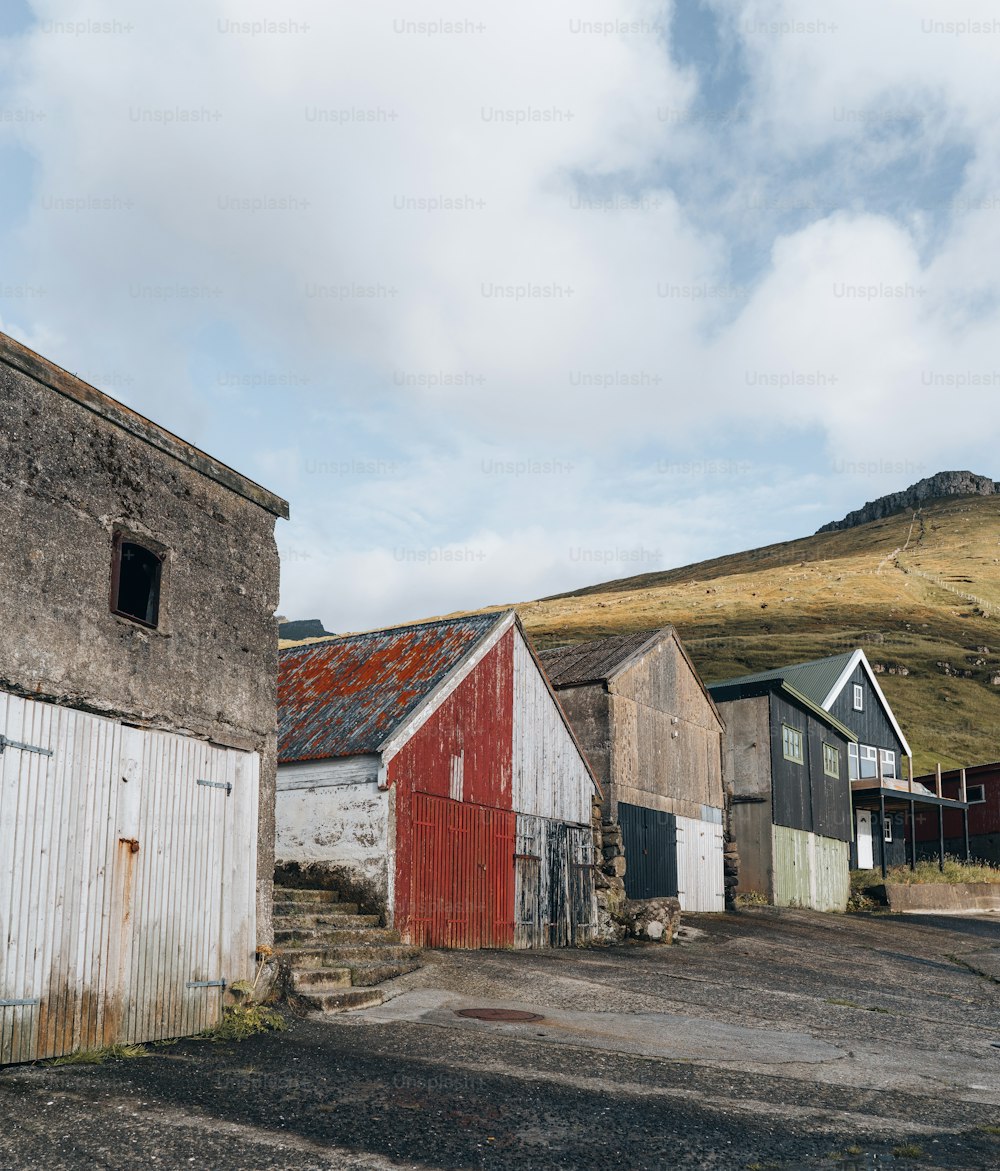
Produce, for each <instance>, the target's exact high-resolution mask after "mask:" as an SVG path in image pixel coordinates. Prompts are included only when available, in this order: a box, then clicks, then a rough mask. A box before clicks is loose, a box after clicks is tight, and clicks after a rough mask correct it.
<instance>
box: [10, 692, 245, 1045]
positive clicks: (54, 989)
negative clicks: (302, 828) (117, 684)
mask: <svg viewBox="0 0 1000 1171" xmlns="http://www.w3.org/2000/svg"><path fill="white" fill-rule="evenodd" d="M0 733H2V734H4V735H5V736H7V737H8V739H10V740H16V741H20V742H22V743H26V744H30V745H32V746H35V747H40V748H43V749H45V750H47V751H51V753H52V755H51V756H43V755H40V754H38V753H31V752H26V751H23V750H21V749H17V748H13V747H7V749H6V750H5V751H4V752H3V753H2V754H0V857H2V858H3V859H4V865H3V870H2V872H0V939H2V940H4V941H5V945H6V946H5V952H4V957H3V967H2V972H0V1001H4V1000H7V1001H10V1000H28V1001H34V1002H36V1003H32V1004H28V1005H25V1006H19V1007H0V1064H3V1063H8V1062H15V1061H27V1060H35V1059H38V1058H42V1057H52V1056H57V1055H59V1054H63V1053H68V1052H71V1051H73V1050H75V1049H79V1048H92V1047H96V1046H100V1045H106V1044H112V1043H114V1042H134V1041H145V1040H152V1039H155V1038H159V1037H169V1036H181V1035H184V1034H188V1033H192V1032H196V1031H198V1030H200V1029H202V1028H205V1027H208V1026H209V1025H210V1024H212V1023H213V1022H214V1021H216V1020H217V1019H218V1017H219V1014H220V1011H221V1007H222V999H223V997H222V990H221V989H220V988H198V989H196V988H188V987H187V985H188V984H189V983H192V982H196V981H215V980H220V979H224V980H226V981H227V983H232V982H234V981H236V980H239V979H243V978H245V977H246V976H248V975H250V974H251V973H252V970H253V962H254V952H255V948H256V843H257V802H258V789H259V758H258V757H257V756H255V755H253V754H250V753H244V752H236V751H234V750H228V749H221V748H214V747H212V746H210V745H208V744H205V743H204V742H202V741H196V740H192V739H189V738H185V737H181V736H176V735H171V734H169V733H159V732H147V731H142V730H139V729H133V728H124V727H122V726H121V725H120V724H119V723H117V722H115V721H113V720H107V719H102V718H100V717H97V716H92V715H88V714H86V713H83V712H78V711H75V710H73V709H70V708H64V707H58V706H55V705H52V704H45V703H38V702H34V701H30V700H23V699H20V698H18V697H15V696H11V695H8V694H6V693H3V692H0ZM198 780H206V781H212V782H215V783H216V784H221V785H225V784H231V785H232V786H233V789H232V793H231V795H229V796H227V794H226V790H225V789H224V788H216V787H210V786H207V785H198V784H197V781H198ZM121 839H126V840H125V841H122V840H121ZM127 839H135V840H136V841H138V843H139V850H138V852H133V851H132V849H131V848H130V845H129V843H128V840H127Z"/></svg>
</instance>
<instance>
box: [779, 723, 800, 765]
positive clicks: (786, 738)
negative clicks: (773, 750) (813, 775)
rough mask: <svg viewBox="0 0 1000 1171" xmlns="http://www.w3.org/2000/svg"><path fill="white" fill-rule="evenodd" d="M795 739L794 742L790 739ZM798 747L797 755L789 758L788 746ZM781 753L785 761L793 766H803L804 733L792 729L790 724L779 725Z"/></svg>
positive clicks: (797, 729) (798, 729)
mask: <svg viewBox="0 0 1000 1171" xmlns="http://www.w3.org/2000/svg"><path fill="white" fill-rule="evenodd" d="M793 736H794V737H797V740H796V741H793V740H792V737H793ZM796 743H797V745H798V755H797V756H790V755H789V747H790V745H794V744H796ZM781 752H782V755H783V756H784V758H785V760H790V761H791V762H792V763H793V764H805V762H806V738H805V733H804V732H803V731H802V730H801V729H800V728H793V727H792V725H791V724H782V725H781Z"/></svg>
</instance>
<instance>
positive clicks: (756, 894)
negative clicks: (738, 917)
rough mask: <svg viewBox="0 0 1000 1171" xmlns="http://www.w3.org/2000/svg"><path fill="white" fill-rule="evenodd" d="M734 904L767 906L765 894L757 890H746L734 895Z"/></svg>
mask: <svg viewBox="0 0 1000 1171" xmlns="http://www.w3.org/2000/svg"><path fill="white" fill-rule="evenodd" d="M736 905H737V906H738V907H766V906H768V901H767V896H766V895H762V894H761V893H760V891H759V890H747V891H743V893H742V894H738V895H737V896H736Z"/></svg>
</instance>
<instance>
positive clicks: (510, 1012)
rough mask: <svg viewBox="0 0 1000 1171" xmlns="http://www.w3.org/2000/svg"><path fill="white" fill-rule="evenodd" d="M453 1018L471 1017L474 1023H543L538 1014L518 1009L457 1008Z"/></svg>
mask: <svg viewBox="0 0 1000 1171" xmlns="http://www.w3.org/2000/svg"><path fill="white" fill-rule="evenodd" d="M455 1016H464V1017H471V1018H472V1020H474V1021H543V1020H545V1017H543V1016H542V1015H541V1013H538V1012H525V1011H524V1010H523V1009H520V1008H457V1009H455Z"/></svg>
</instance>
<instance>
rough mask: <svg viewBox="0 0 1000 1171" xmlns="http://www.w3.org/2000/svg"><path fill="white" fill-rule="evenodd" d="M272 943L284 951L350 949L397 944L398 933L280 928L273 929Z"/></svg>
mask: <svg viewBox="0 0 1000 1171" xmlns="http://www.w3.org/2000/svg"><path fill="white" fill-rule="evenodd" d="M274 942H275V943H278V944H280V945H281V946H282V948H284V949H285V950H287V949H289V948H295V947H316V946H318V945H319V944H321V943H322V944H325V945H326V946H327V947H339V946H341V945H344V946H348V947H350V946H351V945H352V944H357V943H380V942H381V943H399V932H398V931H389V930H388V929H387V928H385V927H308V926H296V927H282V928H277V929H275V932H274Z"/></svg>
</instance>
